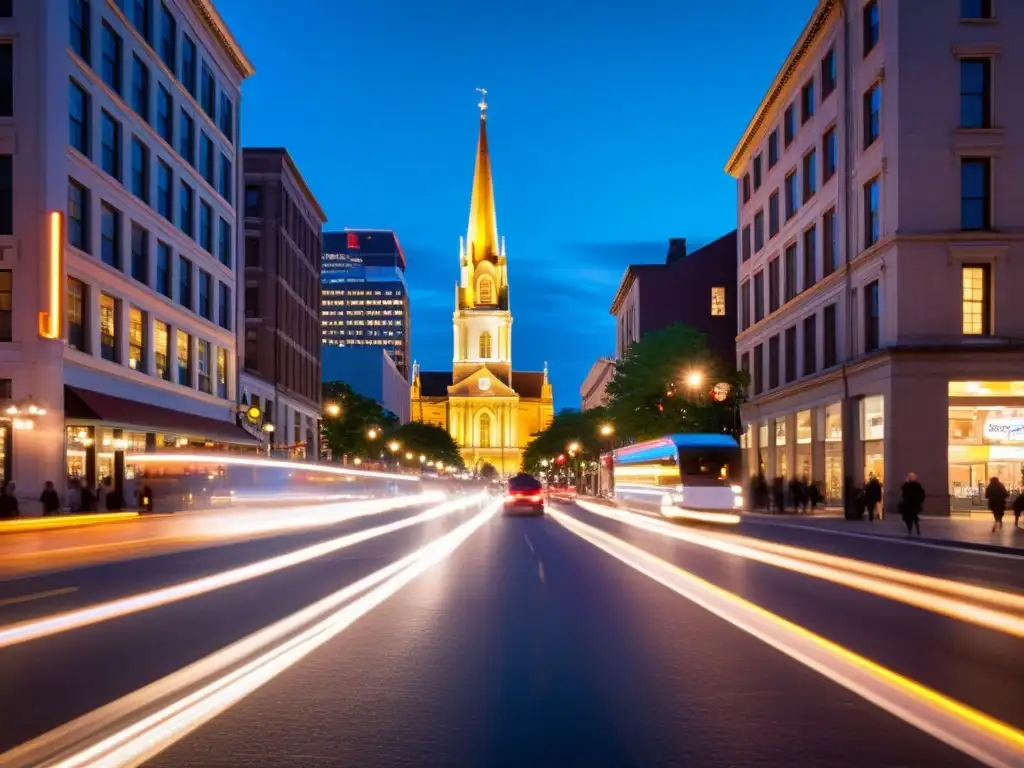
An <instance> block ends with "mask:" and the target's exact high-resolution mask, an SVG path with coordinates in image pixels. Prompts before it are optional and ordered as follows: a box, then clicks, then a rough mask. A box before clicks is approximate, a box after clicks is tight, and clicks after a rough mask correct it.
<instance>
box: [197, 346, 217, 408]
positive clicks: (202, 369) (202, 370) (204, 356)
mask: <svg viewBox="0 0 1024 768" xmlns="http://www.w3.org/2000/svg"><path fill="white" fill-rule="evenodd" d="M196 367H197V368H198V374H199V375H198V379H199V391H200V392H205V393H206V394H208V395H210V394H213V386H212V381H211V379H210V342H208V341H206V340H205V339H196Z"/></svg>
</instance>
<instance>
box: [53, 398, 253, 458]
mask: <svg viewBox="0 0 1024 768" xmlns="http://www.w3.org/2000/svg"><path fill="white" fill-rule="evenodd" d="M64 421H65V422H70V421H86V422H102V423H103V424H104V425H106V426H110V427H114V428H120V429H127V430H130V431H134V432H162V433H165V434H171V435H177V436H180V437H191V438H198V439H204V440H211V441H213V442H218V443H232V444H235V445H258V444H259V440H258V439H257V438H255V437H253V436H252V435H251V434H249V433H248V432H246V431H245V430H244V429H242V428H241V427H240V426H238V425H237V424H235V423H234V422H231V421H220V420H219V419H211V418H209V417H208V416H197V415H195V414H192V413H182V412H181V411H175V410H171V409H170V408H161V407H160V406H158V405H149V404H147V403H138V402H135V401H134V400H127V399H125V398H123V397H115V396H114V395H106V394H103V393H102V392H94V391H93V390H91V389H82V388H80V387H69V386H65V387H64Z"/></svg>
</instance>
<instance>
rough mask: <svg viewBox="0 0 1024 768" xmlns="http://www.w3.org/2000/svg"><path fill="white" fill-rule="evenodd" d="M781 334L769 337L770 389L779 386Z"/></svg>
mask: <svg viewBox="0 0 1024 768" xmlns="http://www.w3.org/2000/svg"><path fill="white" fill-rule="evenodd" d="M780 364H781V361H780V360H779V335H778V334H775V335H774V336H772V337H771V338H770V339H768V389H776V388H778V386H779V368H780Z"/></svg>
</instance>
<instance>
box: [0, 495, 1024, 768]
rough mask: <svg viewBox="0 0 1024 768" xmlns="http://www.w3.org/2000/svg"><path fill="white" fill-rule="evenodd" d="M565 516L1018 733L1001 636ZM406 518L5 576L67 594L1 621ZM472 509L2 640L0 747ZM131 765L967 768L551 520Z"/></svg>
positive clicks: (423, 539) (499, 520)
mask: <svg viewBox="0 0 1024 768" xmlns="http://www.w3.org/2000/svg"><path fill="white" fill-rule="evenodd" d="M560 508H561V509H563V510H564V511H566V512H568V513H569V514H570V515H571V516H572V517H574V518H576V519H579V520H580V521H582V522H585V523H587V524H588V525H591V526H594V527H596V528H598V529H600V530H603V531H606V532H608V533H611V534H613V535H615V536H616V537H619V538H620V539H622V540H624V541H627V542H630V543H632V544H634V545H636V546H637V547H640V548H641V549H643V550H645V551H647V552H649V553H651V554H652V555H655V556H657V557H659V558H662V559H664V560H667V561H669V562H672V563H675V564H676V565H678V566H680V567H681V568H685V569H686V570H687V571H689V572H691V573H693V574H695V575H697V576H700V577H702V578H704V579H706V580H708V581H710V582H711V583H713V584H717V585H718V586H720V587H723V588H725V589H727V590H729V591H730V592H733V593H734V594H736V595H739V596H741V597H744V598H746V599H747V600H750V601H752V602H754V603H756V604H758V605H760V606H763V607H764V608H766V609H768V610H770V611H772V612H774V613H776V614H778V615H780V616H782V617H784V618H786V619H788V620H790V621H792V622H794V623H796V624H798V625H800V626H804V627H806V628H808V629H810V630H812V631H814V632H817V633H819V634H821V635H823V636H825V637H826V638H828V639H830V640H832V641H834V642H836V643H839V644H840V645H842V646H844V647H847V648H849V649H851V650H853V651H856V652H857V653H860V654H863V655H864V656H866V657H868V658H870V659H872V660H874V661H876V662H878V663H880V664H883V665H885V666H887V667H888V668H890V669H893V670H895V671H897V672H900V673H902V674H903V675H906V676H907V677H910V678H911V679H914V680H917V681H919V682H921V683H924V684H925V685H928V686H931V687H932V688H934V689H936V690H938V691H940V692H941V693H944V694H946V695H948V696H951V697H953V698H955V699H958V700H960V701H963V702H965V703H967V704H970V705H971V706H974V707H976V708H978V709H980V710H981V711H983V712H986V713H990V714H992V715H994V716H997V717H999V718H1001V719H1003V720H1005V721H1007V722H1010V723H1011V724H1013V725H1015V726H1017V727H1020V726H1021V725H1022V724H1024V710H1021V708H1020V696H1019V692H1020V690H1022V689H1024V657H1022V654H1021V648H1020V642H1019V639H1013V638H1010V637H1008V636H1006V635H1002V634H999V633H996V632H994V631H991V630H986V629H981V628H979V627H975V626H973V625H968V624H965V623H962V622H959V621H956V620H954V619H951V618H946V617H942V616H938V615H935V614H932V613H929V612H927V611H924V610H921V609H918V608H913V607H909V606H906V605H903V604H900V603H896V602H893V601H890V600H887V599H883V598H880V597H875V596H871V595H868V594H864V593H861V592H857V591H854V590H852V589H848V588H846V587H842V586H838V585H835V584H830V583H827V582H823V581H820V580H817V579H813V578H810V577H808V576H804V575H800V574H796V573H792V572H789V571H784V570H781V569H777V568H774V567H771V566H768V565H764V564H760V563H755V562H750V561H747V560H742V559H740V558H737V557H734V556H731V555H726V554H722V553H720V552H715V551H712V550H708V549H704V548H702V547H699V546H697V545H694V544H689V543H685V542H680V541H675V540H671V539H666V538H665V537H662V536H658V535H656V534H652V533H648V532H645V531H641V530H638V529H636V528H633V527H631V526H628V525H624V524H621V523H618V522H615V521H611V520H607V519H604V518H601V517H599V516H596V515H593V514H590V513H588V512H586V511H584V510H582V509H581V508H579V507H576V506H574V505H562V506H561V507H560ZM414 511H415V510H409V511H403V512H394V513H387V515H380V516H374V517H372V518H366V519H361V520H357V521H351V522H349V523H345V524H343V525H339V526H335V527H332V528H331V529H329V530H321V531H311V532H306V533H301V534H293V535H289V536H278V537H272V538H266V539H260V540H258V541H253V542H247V543H241V544H232V545H225V546H223V547H217V548H213V549H207V550H203V551H202V552H200V553H196V552H189V553H181V554H178V555H164V556H159V557H152V558H148V559H146V560H139V561H134V562H131V563H119V564H115V565H110V566H100V567H93V568H86V569H80V570H77V571H71V572H65V573H62V574H57V575H51V576H46V577H39V578H38V579H36V580H33V581H31V582H25V583H23V584H21V585H20V586H21V587H24V588H25V590H26V591H27V590H43V591H45V590H55V589H59V588H60V585H62V584H64V585H74V586H77V587H78V589H77V590H76V591H74V592H69V593H66V594H61V595H58V596H55V597H54V598H46V599H45V600H40V601H38V602H37V603H35V604H33V605H32V606H31V607H29V604H19V605H18V606H8V607H6V608H5V607H0V624H9V623H10V622H11V621H12V619H11V618H10V617H11V616H13V615H14V614H12V613H6V611H8V610H12V611H13V610H15V609H17V610H18V611H19V613H18V615H17V618H18V619H19V620H21V619H25V618H32V617H38V616H41V615H44V614H47V613H48V612H50V611H52V610H55V609H56V607H57V604H56V603H54V604H52V605H44V603H45V602H47V601H49V600H50V599H52V600H55V601H64V602H61V603H60V606H59V607H60V609H61V610H66V609H67V608H68V607H70V606H74V605H85V604H89V603H92V602H95V601H96V600H97V599H110V598H111V597H114V596H118V595H122V594H128V593H131V592H136V591H140V590H146V589H153V588H156V587H159V586H165V585H167V584H170V583H174V582H175V581H180V580H182V579H184V578H194V577H196V576H199V575H204V574H208V573H214V572H217V571H219V570H223V569H224V568H228V567H234V566H236V565H239V564H242V563H245V562H252V561H254V560H258V559H261V558H265V557H270V556H273V555H276V554H280V553H282V552H285V551H290V550H292V549H296V548H298V547H300V546H304V545H306V544H309V543H311V542H315V541H323V540H326V539H330V538H333V537H336V536H339V535H342V534H344V533H348V532H351V531H353V530H359V529H364V528H368V527H371V526H374V525H380V524H382V523H384V522H387V521H391V520H397V519H401V518H402V517H404V516H408V515H409V514H412V513H413V512H414ZM475 512H476V510H475V509H474V510H467V511H465V512H460V513H456V514H453V515H450V516H447V517H445V518H442V519H439V520H434V521H430V522H427V523H425V524H423V525H419V526H416V527H414V528H409V529H405V530H402V531H399V532H395V533H391V534H388V535H386V536H383V537H380V538H375V539H372V540H370V541H367V542H364V543H361V544H358V545H356V546H354V547H352V548H350V549H345V550H342V551H339V552H337V553H333V554H330V555H326V556H324V557H322V558H318V559H316V560H313V561H311V562H308V563H304V564H301V565H296V566H293V567H290V568H288V569H286V570H284V571H281V572H278V573H275V574H271V575H267V576H263V577H260V578H257V579H254V580H252V581H248V582H245V583H243V584H238V585H235V586H232V587H228V588H225V589H222V590H218V591H216V592H213V593H210V594H207V595H203V596H199V597H193V598H189V599H187V600H184V601H182V602H178V603H174V604H171V605H167V606H164V607H160V608H156V609H153V610H151V611H147V612H144V613H140V614H135V615H131V616H127V617H123V618H118V619H115V620H112V621H108V622H105V623H103V624H99V625H96V626H91V627H86V628H82V629H76V630H73V631H70V632H67V633H64V634H60V635H56V636H53V637H49V638H44V639H40V640H34V641H31V642H28V643H25V644H23V645H18V646H13V647H8V648H3V649H0V712H3V713H4V715H3V717H0V750H2V749H7V748H10V747H12V746H14V745H15V744H17V743H20V742H21V741H24V740H26V739H29V738H32V737H34V736H37V735H39V734H41V733H43V732H45V731H48V730H49V729H51V728H54V727H56V726H57V725H59V724H61V723H63V722H66V721H67V720H70V719H71V718H73V717H77V716H79V715H81V714H84V713H86V712H88V711H90V710H92V709H94V708H96V707H98V706H100V705H102V704H104V703H106V702H109V701H111V700H113V699H115V698H117V697H119V696H123V695H125V694H126V693H128V692H130V691H132V690H135V689H137V688H139V687H141V686H143V685H145V684H147V683H149V682H152V681H154V680H156V679H158V678H160V677H162V676H163V675H166V674H168V673H170V672H172V671H174V670H176V669H179V668H181V667H182V666H184V665H186V664H188V663H190V662H192V661H195V660H197V659H199V658H202V657H204V656H206V655H207V654H210V653H212V652H213V651H215V650H217V649H219V648H222V647H224V646H226V645H227V644H229V643H231V642H233V641H235V640H237V639H239V638H241V637H244V636H246V635H248V634H249V633H252V632H254V631H256V630H257V629H260V628H261V627H264V626H266V625H268V624H269V623H271V622H273V621H275V620H277V619H279V618H281V617H283V616H286V615H288V614H289V613H292V612H294V611H297V610H298V609H300V608H302V607H304V606H306V605H309V604H310V603H312V602H314V601H315V600H317V599H318V598H320V597H322V596H324V595H327V594H330V593H331V592H333V591H335V590H337V589H339V588H340V587H342V586H344V585H346V584H349V583H351V582H353V581H354V580H356V579H358V578H360V577H362V576H364V575H366V574H368V573H371V572H373V571H375V570H377V569H379V568H381V567H383V566H384V565H387V564H388V563H390V562H393V561H394V560H396V559H397V558H399V557H401V556H402V555H404V554H406V553H408V552H410V551H413V550H415V549H417V548H418V547H421V546H423V545H424V544H425V543H427V542H429V541H433V540H436V539H437V538H438V537H439V536H441V535H442V534H444V533H445V532H448V531H451V530H453V529H454V528H455V526H456V525H458V524H459V523H461V522H463V521H465V520H467V519H468V518H469V517H470V516H472V515H473V514H474V513H475ZM797 533H799V532H797ZM822 538H825V537H822ZM828 538H829V539H830V541H831V539H833V538H835V539H839V538H840V537H828ZM830 545H831V546H838V547H843V546H849V547H860V546H861V543H859V542H858V543H854V544H851V543H849V542H847V543H846V544H843V543H838V544H837V543H836V542H831V544H830ZM888 546H889V547H891V548H892V551H890V552H887V553H886V554H885V555H882V556H881V558H882V559H884V560H887V561H888V562H887V564H890V565H899V564H900V563H901V562H903V560H904V558H906V560H905V563H906V564H905V565H904V566H903V567H907V568H912V569H921V570H923V571H926V572H927V571H928V569H929V568H933V569H937V570H940V571H941V570H943V569H944V568H948V569H951V570H957V569H959V570H960V571H961V572H967V571H971V569H972V565H971V563H972V561H970V560H963V561H961V560H959V559H956V558H953V559H952V560H951V561H950V563H949V564H947V565H942V566H934V564H930V563H928V562H925V561H924V560H923V559H922V557H921V552H922V551H924V550H921V549H916V550H915V549H913V548H911V547H909V546H903V547H902V549H900V548H899V545H897V544H891V545H888ZM845 554H847V555H848V556H853V553H852V551H848V552H846V553H845ZM971 556H972V557H978V556H975V555H971ZM865 557H867V555H866V554H865ZM992 560H997V561H998V560H999V559H998V558H992ZM979 562H981V561H980V560H979ZM984 562H987V561H984ZM986 567H987V566H986ZM996 567H1002V566H996ZM944 575H949V574H944ZM993 578H998V575H997V576H995V577H993ZM12 584H14V585H17V584H18V582H8V583H7V584H6V585H4V590H5V592H4V594H5V595H6V594H8V592H9V591H10V590H11V589H12V588H13V587H12ZM0 606H2V604H0ZM0 629H2V627H0ZM0 764H2V756H0ZM149 764H151V765H155V766H168V767H169V766H197V767H199V766H201V767H202V768H215V767H216V766H239V765H251V766H273V767H274V768H284V767H286V766H320V765H322V766H334V765H359V766H370V767H372V766H406V765H407V766H434V765H438V766H442V765H443V766H448V765H453V766H461V765H488V766H506V765H507V766H522V765H530V766H547V765H551V766H574V765H590V766H605V765H607V766H657V765H673V766H675V765H695V766H696V765H699V766H705V765H708V766H745V765H759V766H763V765H801V766H815V765H820V766H845V765H848V766H864V765H872V766H876V765H877V766H886V765H893V766H895V765H899V766H954V765H971V764H973V762H972V760H971V759H970V758H968V757H966V756H965V755H963V754H962V753H960V752H958V751H956V750H954V749H953V748H952V747H949V746H947V745H945V744H944V743H942V742H940V741H938V740H936V739H935V738H933V737H931V736H929V735H927V734H925V733H924V732H922V731H920V730H918V729H917V728H915V727H913V726H911V725H909V724H908V723H906V722H904V721H903V720H900V719H898V718H896V717H895V716H893V715H891V714H889V713H887V712H886V711H884V710H882V709H880V708H878V707H876V706H875V705H874V704H871V703H869V702H868V701H866V700H865V699H863V698H861V697H859V696H858V695H856V694H854V693H852V692H851V691H849V690H847V689H846V688H844V687H841V686H839V685H838V684H836V683H834V682H832V681H830V680H829V679H827V678H825V677H824V676H822V675H820V674H818V673H817V672H814V671H812V670H811V669H810V668H808V667H807V666H804V665H803V664H801V663H799V662H797V661H795V660H793V659H791V658H790V657H789V656H786V655H784V654H782V653H781V652H779V651H777V650H775V649H774V648H772V647H770V646H769V645H767V644H765V643H764V642H762V641H761V640H758V639H756V638H755V637H753V636H752V635H750V634H747V633H746V632H745V631H743V630H742V629H740V628H738V627H736V626H734V625H733V624H730V623H728V622H726V621H724V620H723V619H721V618H718V617H717V616H715V615H713V614H711V613H709V612H708V611H706V610H705V609H704V608H702V607H699V606H698V605H697V604H695V603H693V602H691V601H690V600H687V599H686V598H684V597H682V596H681V595H679V594H676V593H675V592H672V591H670V590H669V589H667V588H666V587H664V586H662V585H661V584H658V583H656V582H655V581H653V580H652V579H651V578H648V577H647V576H645V575H643V574H641V573H639V572H638V571H636V570H634V569H632V568H630V567H628V566H627V565H625V564H623V563H621V562H619V561H618V560H616V559H614V558H612V557H611V556H610V555H608V554H606V553H605V552H603V551H601V550H599V549H598V548H596V547H595V546H593V545H592V544H591V543H589V542H587V541H585V540H584V539H582V538H579V537H578V536H577V535H576V534H574V533H572V532H571V531H569V530H568V529H566V528H565V527H563V526H562V525H560V524H559V523H558V522H556V521H555V520H554V519H553V518H551V517H548V518H542V519H536V518H504V517H501V516H495V517H493V518H491V519H490V520H489V521H488V522H486V523H485V524H484V525H483V527H482V528H481V529H480V530H478V531H476V532H475V533H473V534H472V535H471V536H470V538H469V539H468V540H467V541H466V542H465V543H464V544H462V545H461V546H460V547H459V548H458V549H457V550H456V551H455V552H454V553H453V554H452V555H451V556H450V557H449V558H448V559H446V560H445V561H444V562H442V563H440V564H439V565H437V566H434V567H433V568H431V569H430V570H428V571H427V572H426V573H424V574H422V575H421V576H419V577H418V578H416V579H415V580H414V581H412V582H411V583H410V584H408V585H407V586H405V587H404V588H402V589H401V590H399V591H398V592H397V593H396V594H394V595H393V596H391V597H390V598H388V599H387V600H385V601H384V602H383V603H381V604H380V605H379V606H378V607H376V608H374V609H373V610H371V611H370V612H369V613H368V614H367V615H366V616H364V617H363V618H360V619H358V620H357V621H356V622H355V623H354V624H352V625H351V626H349V627H348V628H347V629H346V630H345V631H343V632H342V633H341V634H339V635H338V636H337V637H334V638H333V639H332V640H330V641H329V642H327V643H326V644H325V645H323V646H322V647H320V648H319V649H318V650H316V651H314V652H313V653H312V654H311V655H309V656H307V657H306V658H304V659H303V660H301V661H299V662H298V663H297V664H295V666H293V667H291V668H289V669H287V670H285V671H284V672H283V673H282V674H280V675H279V676H278V677H276V678H274V679H273V680H271V681H270V682H269V683H267V684H266V685H265V686H263V687H262V688H260V689H258V690H257V691H256V692H255V693H253V694H251V695H250V696H249V697H248V698H246V699H244V700H243V701H242V702H241V703H239V704H237V705H236V706H234V707H232V708H231V709H229V710H227V711H226V712H224V713H222V714H221V715H219V716H218V717H216V718H215V719H213V720H212V721H210V722H209V723H207V724H206V725H204V726H202V727H200V728H199V729H198V730H197V731H195V732H193V733H191V734H190V735H188V736H186V737H185V738H184V739H183V740H182V741H180V742H178V743H177V744H174V745H173V746H171V747H170V748H169V749H167V750H166V751H164V752H163V753H161V754H159V755H157V756H156V757H154V758H153V759H152V760H151V761H150V763H149Z"/></svg>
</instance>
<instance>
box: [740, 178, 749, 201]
mask: <svg viewBox="0 0 1024 768" xmlns="http://www.w3.org/2000/svg"><path fill="white" fill-rule="evenodd" d="M742 184H743V202H744V203H749V202H750V174H749V173H744V174H743V182H742Z"/></svg>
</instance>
